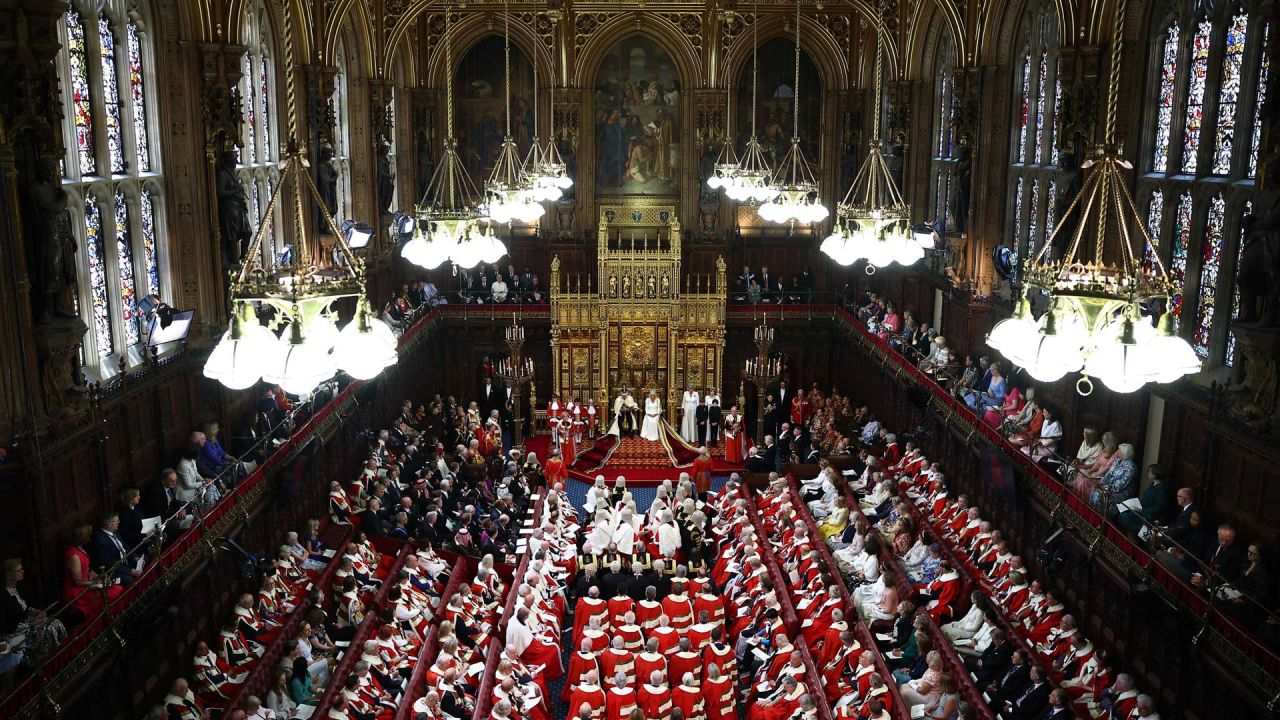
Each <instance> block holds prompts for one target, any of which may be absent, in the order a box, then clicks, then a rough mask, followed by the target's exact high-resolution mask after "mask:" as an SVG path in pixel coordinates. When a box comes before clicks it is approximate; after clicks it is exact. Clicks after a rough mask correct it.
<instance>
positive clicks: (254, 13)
mask: <svg viewBox="0 0 1280 720" xmlns="http://www.w3.org/2000/svg"><path fill="white" fill-rule="evenodd" d="M243 12H244V14H243V18H244V21H243V26H242V28H241V33H240V40H241V42H242V43H243V44H244V46H245V48H246V49H245V54H244V56H243V57H242V58H241V59H240V70H241V76H240V87H239V89H240V112H241V114H242V117H243V119H244V127H243V129H242V146H241V148H240V157H239V161H238V162H237V164H236V167H237V174H238V175H239V177H240V184H241V185H243V186H244V189H245V195H246V197H248V199H249V210H250V214H251V219H252V221H253V226H254V231H255V232H257V229H258V227H260V226H261V225H263V224H266V225H267V233H266V235H264V236H263V242H262V260H263V262H264V263H266V264H267V265H268V266H270V265H271V264H272V263H274V261H275V258H276V256H277V255H278V254H279V253H280V252H282V251H283V250H284V247H283V245H282V239H281V229H282V228H283V227H284V223H283V222H282V221H281V218H282V217H283V215H282V212H283V211H282V208H280V206H279V205H277V206H276V209H275V211H274V212H272V213H271V215H270V216H269V217H268V215H267V206H268V204H269V203H270V201H271V194H272V192H274V190H275V187H276V185H277V183H278V182H279V180H280V171H279V168H278V167H277V163H278V162H279V161H280V146H281V142H282V141H283V140H284V139H285V138H281V137H280V135H279V124H278V123H277V122H276V70H275V44H274V42H273V40H272V37H273V36H272V34H271V20H270V17H269V16H268V14H267V9H266V6H265V4H264V3H263V0H252V1H251V2H249V3H247V5H246V7H245V8H244V11H243Z"/></svg>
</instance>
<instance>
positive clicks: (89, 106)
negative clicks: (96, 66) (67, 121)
mask: <svg viewBox="0 0 1280 720" xmlns="http://www.w3.org/2000/svg"><path fill="white" fill-rule="evenodd" d="M87 56H88V54H87V52H86V51H85V34H84V21H83V20H81V19H80V13H78V12H76V11H75V9H71V10H68V11H67V60H68V64H69V66H70V77H69V78H68V82H69V83H70V86H71V88H70V89H71V105H72V115H73V117H72V123H73V124H74V125H75V133H76V155H77V156H78V158H79V160H80V174H81V175H93V174H94V173H95V172H97V163H96V162H95V160H94V150H93V99H92V96H91V93H90V92H89V65H88V61H87Z"/></svg>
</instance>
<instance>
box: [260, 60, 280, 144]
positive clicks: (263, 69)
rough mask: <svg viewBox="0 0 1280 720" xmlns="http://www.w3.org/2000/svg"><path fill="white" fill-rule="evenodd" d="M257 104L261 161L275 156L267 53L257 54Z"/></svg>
mask: <svg viewBox="0 0 1280 720" xmlns="http://www.w3.org/2000/svg"><path fill="white" fill-rule="evenodd" d="M258 102H259V103H260V108H261V111H262V115H261V118H262V159H263V160H271V159H274V158H275V156H276V154H275V150H274V148H273V146H272V143H271V90H270V88H269V87H268V85H267V53H266V51H265V50H263V51H262V52H260V53H259V54H258Z"/></svg>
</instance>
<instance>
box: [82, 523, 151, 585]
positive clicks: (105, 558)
mask: <svg viewBox="0 0 1280 720" xmlns="http://www.w3.org/2000/svg"><path fill="white" fill-rule="evenodd" d="M119 529H120V514H119V513H115V512H111V513H107V516H106V517H105V518H103V519H102V526H101V527H99V528H98V529H97V530H94V531H93V535H92V536H90V538H89V542H88V544H87V545H86V546H85V550H86V551H87V552H88V553H89V561H90V562H91V563H93V567H94V568H107V569H108V570H110V569H111V568H112V567H115V565H116V563H118V562H120V561H121V560H126V562H124V563H121V564H120V566H119V567H115V570H114V571H113V572H112V574H111V577H113V578H115V579H117V580H119V581H120V584H121V585H128V584H129V583H131V582H133V579H134V577H136V576H137V574H138V573H137V571H135V570H134V569H133V568H132V567H131V566H130V565H129V563H128V562H127V555H128V554H129V552H128V548H126V547H125V545H124V541H123V540H121V539H120V536H119V535H118V534H116V531H117V530H119Z"/></svg>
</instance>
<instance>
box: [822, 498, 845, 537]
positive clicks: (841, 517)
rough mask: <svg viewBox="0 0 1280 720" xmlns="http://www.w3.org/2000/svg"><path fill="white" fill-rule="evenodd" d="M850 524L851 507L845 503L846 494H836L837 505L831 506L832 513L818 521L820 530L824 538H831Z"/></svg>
mask: <svg viewBox="0 0 1280 720" xmlns="http://www.w3.org/2000/svg"><path fill="white" fill-rule="evenodd" d="M848 526H849V508H848V506H847V505H845V502H844V496H842V495H838V496H836V502H835V505H834V506H833V507H832V508H831V514H830V515H828V516H827V517H826V518H825V519H823V521H822V522H820V523H818V532H820V533H822V539H823V540H830V539H831V538H833V537H836V536H837V535H839V534H840V533H842V532H844V529H845V528H846V527H848Z"/></svg>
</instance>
